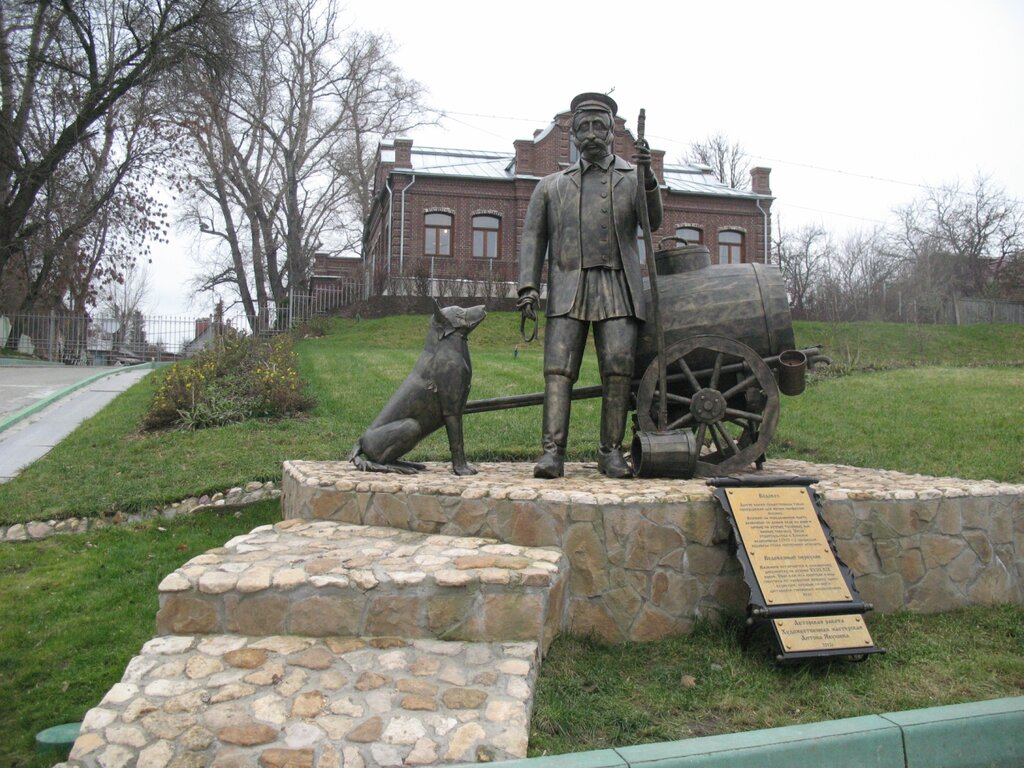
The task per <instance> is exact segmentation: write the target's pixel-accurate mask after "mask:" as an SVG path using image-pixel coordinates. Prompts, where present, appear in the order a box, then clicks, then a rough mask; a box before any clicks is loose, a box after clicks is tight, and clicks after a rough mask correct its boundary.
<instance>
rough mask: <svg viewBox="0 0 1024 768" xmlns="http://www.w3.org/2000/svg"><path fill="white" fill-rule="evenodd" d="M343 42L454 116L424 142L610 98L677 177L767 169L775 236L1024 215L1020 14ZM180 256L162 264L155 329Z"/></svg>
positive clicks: (592, 17)
mask: <svg viewBox="0 0 1024 768" xmlns="http://www.w3.org/2000/svg"><path fill="white" fill-rule="evenodd" d="M345 20H346V21H347V22H348V23H350V24H351V25H352V26H353V27H356V28H363V29H370V30H375V31H382V32H387V33H388V34H389V35H390V36H391V38H392V40H393V41H394V43H395V45H396V46H397V48H398V50H397V53H396V55H395V58H396V60H397V63H398V64H399V65H400V66H401V67H402V69H403V70H404V72H405V73H406V75H407V76H409V77H412V78H414V79H416V80H418V81H419V82H420V83H421V84H422V85H423V86H424V88H425V89H426V91H427V94H428V96H427V101H428V102H429V103H430V104H431V105H432V106H434V107H436V108H437V109H439V110H443V111H444V112H446V113H447V115H448V116H447V118H446V119H445V120H444V121H443V122H442V124H441V125H440V126H439V127H437V128H430V129H425V130H421V131H418V132H416V133H415V134H413V135H412V136H411V137H410V138H412V139H413V140H414V142H415V144H416V145H419V146H435V147H447V148H468V149H489V150H498V151H507V152H511V151H512V142H513V141H514V140H515V139H520V138H530V137H531V136H532V135H533V132H534V130H535V129H539V128H543V127H545V126H546V125H547V124H548V123H549V122H550V121H551V118H552V117H553V116H554V115H555V114H556V113H558V112H560V111H563V110H565V109H568V106H569V101H570V100H571V99H572V97H573V96H574V95H576V94H577V93H580V92H582V91H604V92H607V91H610V90H612V89H614V91H613V93H612V96H613V98H615V99H616V101H617V102H618V104H619V114H620V115H621V116H623V117H624V118H625V119H626V127H627V128H629V129H631V130H634V129H635V123H636V115H637V114H638V112H639V109H640V108H641V107H644V108H645V109H646V110H647V137H648V140H649V141H650V143H651V145H652V146H653V147H654V148H657V149H663V150H665V152H666V161H668V162H674V161H678V160H682V159H683V157H684V156H685V154H686V150H687V147H688V145H689V143H690V142H691V141H695V140H700V139H703V138H705V137H707V136H708V135H710V134H714V133H719V132H720V133H723V134H726V135H727V136H729V137H730V138H731V139H733V140H735V141H738V142H739V143H740V144H741V145H742V146H743V147H744V148H745V149H746V151H747V152H748V154H749V155H750V156H751V158H752V160H753V162H754V164H757V165H764V166H767V167H770V168H771V169H772V174H771V186H772V192H773V193H774V195H775V197H776V202H775V204H774V205H773V212H774V213H775V214H776V215H777V216H778V217H779V219H777V220H776V222H775V223H776V225H778V224H779V223H781V226H782V227H783V229H791V228H795V227H798V226H801V225H802V224H805V223H808V222H819V223H822V224H824V225H825V226H826V227H827V228H829V229H830V230H832V231H833V232H835V233H836V234H837V235H838V236H842V235H843V234H844V233H846V232H848V231H850V230H851V229H856V228H861V227H864V228H868V227H873V226H876V225H884V224H886V223H889V222H891V221H892V217H891V211H892V210H893V208H895V207H898V206H900V205H902V204H905V203H907V202H909V201H910V200H912V199H914V198H915V197H918V196H920V195H922V194H923V193H924V192H925V189H923V188H922V187H926V186H929V185H932V186H935V185H941V184H946V183H951V182H956V181H960V182H962V183H964V184H968V185H969V184H970V183H971V182H972V181H973V179H974V178H975V176H976V175H977V174H978V173H984V174H988V175H991V176H992V178H993V181H994V182H995V183H996V184H998V185H999V186H1000V187H1002V188H1004V189H1005V190H1006V191H1007V192H1008V193H1009V194H1010V195H1011V196H1012V197H1014V198H1015V199H1018V200H1021V199H1024V148H1022V145H1024V142H1022V139H1021V136H1022V135H1024V44H1022V43H1021V41H1022V40H1024V2H1019V1H1018V0H970V2H966V1H965V2H936V1H935V0H932V1H931V2H917V1H913V2H911V1H909V0H888V1H887V2H875V1H874V0H867V1H865V0H862V1H861V2H857V3H842V4H840V3H830V2H820V1H819V2H787V1H786V0H782V2H775V3H766V2H763V0H762V1H761V2H741V1H739V0H732V1H730V0H715V1H714V2H686V1H683V0H676V1H675V2H673V3H672V4H671V5H669V4H668V3H664V2H659V3H622V2H619V3H611V2H603V0H592V1H591V2H589V3H578V2H577V3H566V4H561V3H555V2H550V0H549V1H548V2H535V1H531V2H526V1H522V0H521V1H520V2H516V3H511V2H505V1H504V0H491V2H444V0H436V1H435V2H433V3H424V2H406V1H405V0H392V1H391V2H382V0H349V2H348V3H347V6H346V11H345ZM191 248H192V243H191V239H190V238H188V237H177V238H175V240H174V242H173V243H172V244H171V246H170V247H160V248H156V249H154V255H153V262H154V263H153V265H152V268H151V269H152V274H153V278H154V279H153V280H152V282H153V284H154V286H153V290H152V292H151V296H150V300H149V302H148V303H149V305H150V307H149V313H151V314H178V313H186V312H192V313H196V314H202V313H205V312H206V311H208V307H207V306H206V304H207V303H208V300H206V299H201V300H200V301H199V302H197V303H195V304H193V306H192V307H191V308H189V307H188V302H187V298H186V295H187V290H185V289H184V288H183V287H182V288H175V286H178V285H180V284H181V282H182V280H181V276H182V275H183V274H184V273H186V272H188V271H190V270H191V269H192V264H193V260H192V259H193V255H192V254H190V253H189V251H190V249H191Z"/></svg>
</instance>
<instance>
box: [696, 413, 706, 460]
mask: <svg viewBox="0 0 1024 768" xmlns="http://www.w3.org/2000/svg"><path fill="white" fill-rule="evenodd" d="M707 428H708V425H707V424H705V423H704V422H703V421H702V422H701V423H700V426H699V427H697V436H696V438H695V440H694V442H695V443H696V444H697V455H698V456H700V452H701V450H703V448H704V432H705V430H707Z"/></svg>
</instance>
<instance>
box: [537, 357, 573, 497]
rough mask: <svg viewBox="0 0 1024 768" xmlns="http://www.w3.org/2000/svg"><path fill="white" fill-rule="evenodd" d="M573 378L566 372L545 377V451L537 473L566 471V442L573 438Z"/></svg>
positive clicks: (542, 475) (552, 475) (551, 475)
mask: <svg viewBox="0 0 1024 768" xmlns="http://www.w3.org/2000/svg"><path fill="white" fill-rule="evenodd" d="M571 396H572V381H571V380H570V379H569V378H568V377H566V376H545V377H544V425H543V435H542V438H541V446H542V447H543V448H544V455H543V456H541V457H540V459H539V460H538V461H537V465H536V466H535V467H534V468H533V476H534V477H540V478H544V479H547V480H550V479H552V478H555V477H562V476H564V475H565V445H566V441H567V440H568V438H569V408H570V404H571Z"/></svg>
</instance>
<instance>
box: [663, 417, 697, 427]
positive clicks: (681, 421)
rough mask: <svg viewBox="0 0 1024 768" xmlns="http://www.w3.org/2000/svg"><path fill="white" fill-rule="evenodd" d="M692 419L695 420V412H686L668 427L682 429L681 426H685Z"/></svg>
mask: <svg viewBox="0 0 1024 768" xmlns="http://www.w3.org/2000/svg"><path fill="white" fill-rule="evenodd" d="M691 421H693V414H692V413H684V414H683V415H682V416H681V417H680V418H678V419H676V420H675V421H673V422H672V423H671V424H669V425H668V426H667V427H666V429H680V428H681V427H685V426H686V425H687V424H689V423H690V422H691Z"/></svg>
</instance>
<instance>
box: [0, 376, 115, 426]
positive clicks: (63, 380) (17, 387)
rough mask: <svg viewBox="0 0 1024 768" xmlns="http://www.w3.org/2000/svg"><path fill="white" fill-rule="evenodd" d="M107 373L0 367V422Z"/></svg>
mask: <svg viewBox="0 0 1024 768" xmlns="http://www.w3.org/2000/svg"><path fill="white" fill-rule="evenodd" d="M107 370H112V369H110V368H94V367H90V366H85V365H31V366H29V365H24V366H21V365H0V421H3V419H5V418H6V417H7V416H13V415H14V414H15V413H17V412H18V411H20V410H21V409H22V408H28V407H29V406H31V405H35V404H36V403H38V402H39V401H40V400H42V399H43V398H46V397H49V396H50V395H53V394H55V393H57V392H59V391H60V390H62V389H64V388H65V387H70V386H72V385H74V384H77V383H78V382H80V381H82V380H83V379H87V378H89V377H90V376H95V375H96V374H97V373H102V372H103V371H107Z"/></svg>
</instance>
